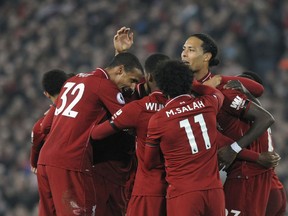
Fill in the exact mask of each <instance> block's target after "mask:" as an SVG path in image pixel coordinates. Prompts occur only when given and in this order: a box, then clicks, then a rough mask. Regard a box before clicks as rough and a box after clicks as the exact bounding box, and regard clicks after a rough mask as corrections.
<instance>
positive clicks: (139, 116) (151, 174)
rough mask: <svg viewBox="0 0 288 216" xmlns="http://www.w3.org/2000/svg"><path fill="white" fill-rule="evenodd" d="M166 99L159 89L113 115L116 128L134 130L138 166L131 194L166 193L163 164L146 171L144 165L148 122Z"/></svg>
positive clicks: (154, 194) (161, 194)
mask: <svg viewBox="0 0 288 216" xmlns="http://www.w3.org/2000/svg"><path fill="white" fill-rule="evenodd" d="M166 100H167V99H166V98H165V97H164V95H163V94H162V93H161V92H160V91H154V92H153V93H151V94H150V95H149V96H146V97H144V98H142V99H141V100H137V101H133V102H131V103H129V104H127V105H125V106H124V107H123V108H121V109H120V110H118V111H117V112H116V113H115V115H114V116H113V121H114V124H115V126H117V127H118V128H134V129H135V132H136V155H137V159H138V167H137V172H136V177H135V183H134V187H133V192H132V195H140V196H141V195H142V196H145V195H153V196H164V195H165V194H166V189H167V183H166V180H165V169H164V164H163V166H159V167H157V169H152V170H151V171H147V169H145V167H144V153H145V140H146V135H147V127H148V122H149V119H150V118H151V116H152V115H153V114H154V113H156V112H157V111H159V110H160V109H162V108H163V107H164V104H165V103H166ZM144 186H145V187H144Z"/></svg>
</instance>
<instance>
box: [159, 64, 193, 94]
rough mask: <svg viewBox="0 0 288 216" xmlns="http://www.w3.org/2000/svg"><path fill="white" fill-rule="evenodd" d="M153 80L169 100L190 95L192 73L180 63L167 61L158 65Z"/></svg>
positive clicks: (186, 66)
mask: <svg viewBox="0 0 288 216" xmlns="http://www.w3.org/2000/svg"><path fill="white" fill-rule="evenodd" d="M154 78H155V80H156V83H157V86H158V87H159V89H160V90H161V91H162V92H163V93H164V94H165V95H167V96H170V97H171V98H174V97H177V96H179V95H181V94H187V93H191V87H192V81H193V72H192V70H191V69H190V68H189V66H188V65H186V64H185V63H183V62H182V61H178V60H167V61H163V62H161V63H159V64H158V66H157V68H156V70H155V73H154Z"/></svg>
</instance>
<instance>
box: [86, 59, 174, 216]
mask: <svg viewBox="0 0 288 216" xmlns="http://www.w3.org/2000/svg"><path fill="white" fill-rule="evenodd" d="M167 59H169V57H168V56H166V55H163V54H160V53H156V54H152V55H150V56H149V57H148V58H147V60H146V61H145V66H144V69H145V78H146V80H147V82H146V83H145V85H146V88H147V89H151V93H150V95H149V96H146V97H144V98H142V99H141V100H136V101H132V102H130V103H129V104H127V105H125V106H124V107H123V108H121V109H120V110H118V111H117V112H116V113H115V114H114V115H113V117H112V119H110V120H107V121H105V122H104V123H102V124H100V125H97V126H95V127H94V128H93V130H92V131H91V138H92V139H93V140H101V139H103V138H105V137H107V136H109V135H111V134H114V133H116V132H118V131H120V130H122V129H133V130H135V134H136V143H137V147H136V155H137V159H138V167H137V172H136V177H135V182H134V187H133V191H132V197H131V199H130V201H129V204H128V209H127V216H133V215H137V216H146V215H149V216H158V215H163V216H164V215H166V199H165V195H166V187H167V183H166V181H165V170H164V164H161V165H159V166H158V167H157V169H154V170H153V171H151V172H150V171H147V170H146V169H145V167H144V163H143V161H144V149H145V139H146V134H147V126H148V122H149V119H150V117H151V116H152V115H153V114H154V113H156V112H157V111H159V110H160V109H161V108H162V107H163V106H164V104H165V102H166V100H167V99H166V97H165V96H164V95H163V94H162V93H161V92H160V91H159V90H158V88H157V86H156V83H155V80H154V78H153V73H154V70H155V68H156V65H157V64H158V63H159V62H161V61H164V60H167Z"/></svg>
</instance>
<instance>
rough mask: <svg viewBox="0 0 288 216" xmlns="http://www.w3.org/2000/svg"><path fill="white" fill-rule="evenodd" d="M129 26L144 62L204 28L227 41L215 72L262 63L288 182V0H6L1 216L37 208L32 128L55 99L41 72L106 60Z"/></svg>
mask: <svg viewBox="0 0 288 216" xmlns="http://www.w3.org/2000/svg"><path fill="white" fill-rule="evenodd" d="M121 26H127V27H131V29H132V30H133V32H134V33H135V34H134V41H135V43H134V45H133V49H132V50H131V51H132V52H133V53H135V54H136V55H137V56H138V57H139V58H140V60H141V61H142V62H144V60H145V58H146V57H147V56H148V55H149V54H150V53H153V52H163V53H165V54H167V55H169V56H170V57H173V58H180V54H181V50H182V45H183V44H184V42H185V40H186V38H187V37H188V36H189V35H190V34H192V33H195V32H205V33H208V34H210V35H211V36H213V37H214V38H215V39H216V41H217V43H218V46H219V48H220V55H219V57H220V60H221V64H220V65H219V66H217V67H215V68H213V72H215V73H218V74H230V75H237V74H239V73H241V72H242V71H244V70H253V71H256V72H257V73H259V75H260V76H261V77H262V78H263V79H264V81H265V94H264V96H263V97H262V98H261V102H262V103H263V106H264V107H265V108H267V109H268V110H269V111H270V112H271V113H272V114H273V115H274V117H275V119H276V123H275V124H274V125H273V127H272V131H273V139H274V141H275V143H276V145H277V147H276V149H277V151H278V152H279V153H280V155H281V156H282V160H281V163H280V165H279V166H278V167H277V173H278V175H279V177H280V179H281V180H282V182H283V183H284V184H285V187H286V188H288V171H287V164H288V157H287V153H288V147H287V144H288V121H287V119H288V114H287V110H288V109H287V108H288V91H287V86H288V1H285V0H266V1H264V0H234V1H232V0H219V1H214V0H206V1H205V0H204V1H203V0H202V1H200V0H199V1H196V0H195V1H192V0H178V1H174V0H165V1H164V0H145V1H144V0H143V1H141V0H118V1H114V0H96V1H93V0H66V1H64V0H43V1H36V0H9V1H8V0H6V1H5V0H0V87H1V88H0V95H1V99H0V128H1V129H0V216H2V215H5V216H6V215H7V216H13V215H15V216H20V215H21V216H26V215H27V216H28V215H29V216H31V215H37V201H38V194H37V182H36V177H35V175H33V174H32V173H31V172H30V166H29V150H30V131H31V128H32V126H33V124H34V122H35V121H36V120H37V119H38V118H39V117H40V116H41V115H42V113H44V112H45V111H46V109H47V108H48V106H49V101H48V99H46V98H45V96H44V95H43V91H42V89H41V82H40V81H41V78H42V75H43V73H44V72H46V71H47V70H50V69H52V68H60V69H63V70H65V71H66V72H73V73H79V72H86V71H90V70H93V69H94V68H95V67H98V66H105V65H106V64H107V62H108V61H109V59H111V57H112V56H113V53H114V50H113V36H114V34H115V32H116V30H117V29H119V28H120V27H121Z"/></svg>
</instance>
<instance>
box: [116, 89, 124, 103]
mask: <svg viewBox="0 0 288 216" xmlns="http://www.w3.org/2000/svg"><path fill="white" fill-rule="evenodd" d="M116 98H117V101H118V103H120V104H125V100H124V97H123V95H122V93H121V92H118V94H117V96H116Z"/></svg>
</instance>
